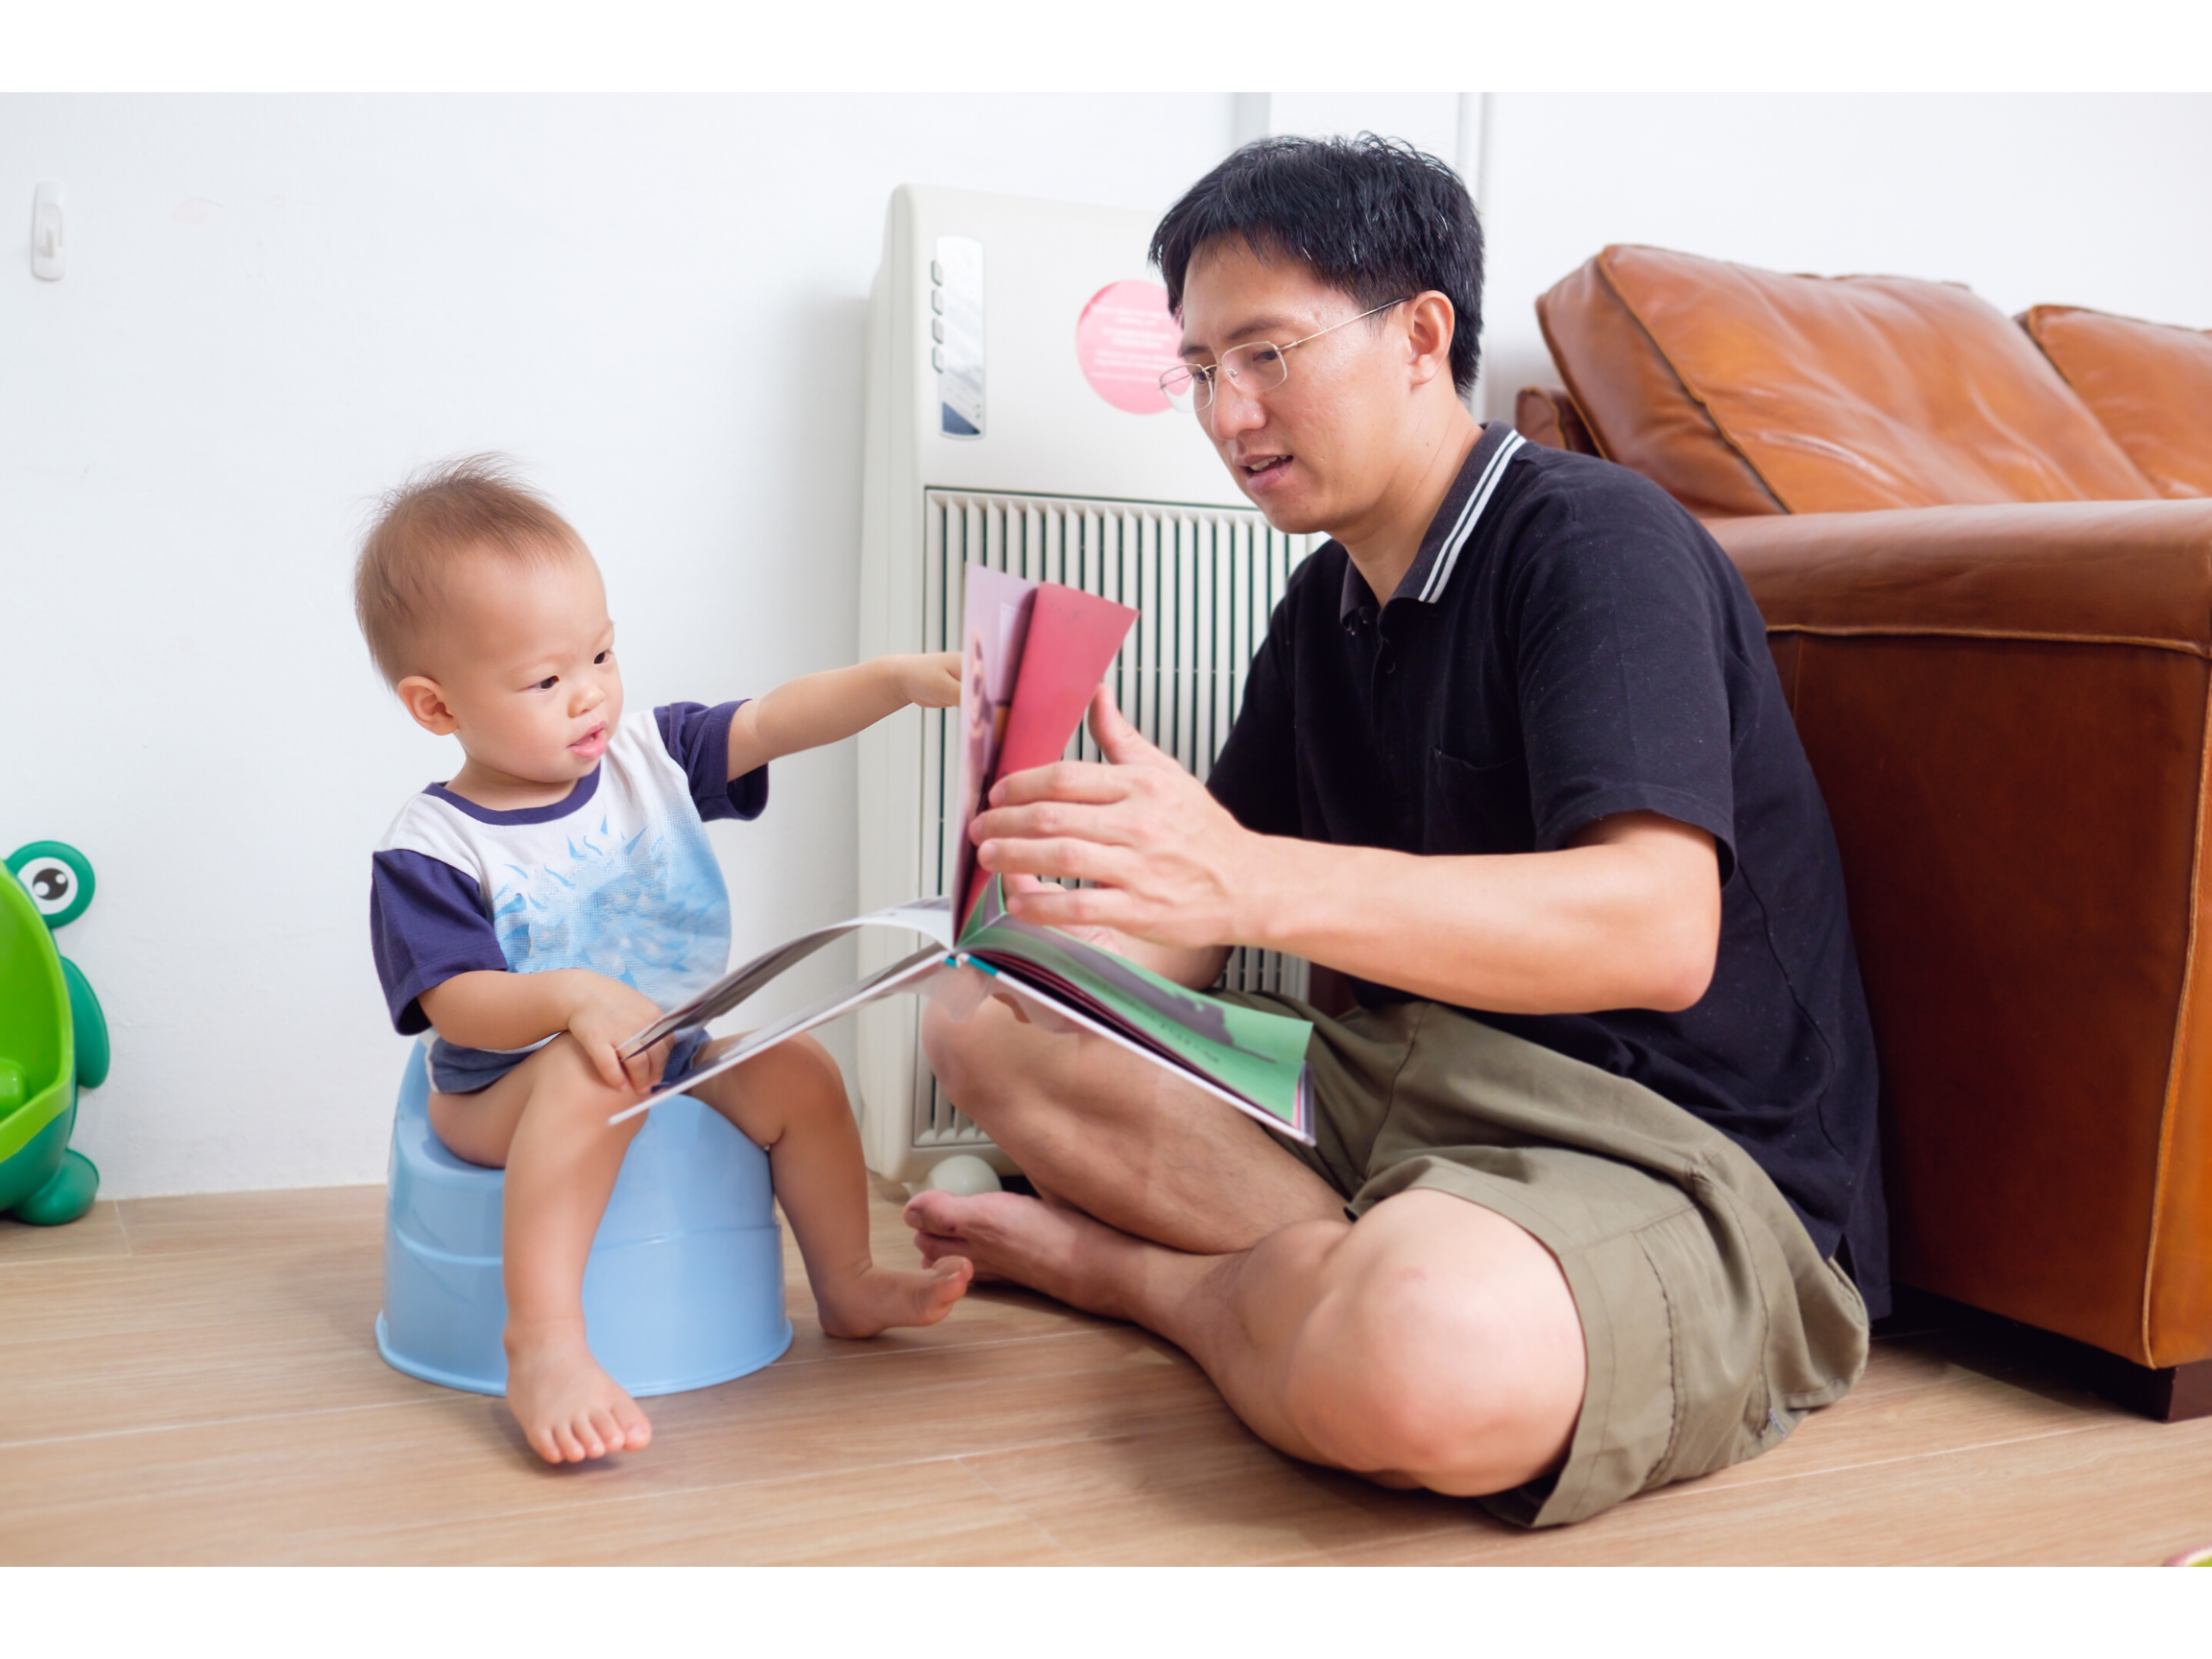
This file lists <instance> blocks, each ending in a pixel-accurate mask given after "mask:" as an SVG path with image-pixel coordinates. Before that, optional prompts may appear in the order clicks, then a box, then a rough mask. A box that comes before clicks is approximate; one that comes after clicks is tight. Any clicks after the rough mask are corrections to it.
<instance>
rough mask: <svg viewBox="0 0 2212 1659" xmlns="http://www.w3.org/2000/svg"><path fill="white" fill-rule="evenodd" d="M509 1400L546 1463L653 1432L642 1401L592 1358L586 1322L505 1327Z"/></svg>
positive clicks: (632, 1447) (641, 1442)
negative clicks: (586, 1333)
mask: <svg viewBox="0 0 2212 1659" xmlns="http://www.w3.org/2000/svg"><path fill="white" fill-rule="evenodd" d="M507 1405H508V1407H509V1409H511V1410H512V1411H513V1412H514V1413H515V1421H516V1422H517V1423H518V1424H520V1425H521V1426H522V1434H523V1437H524V1438H525V1439H527V1440H528V1441H529V1442H530V1449H531V1450H532V1451H533V1452H535V1453H537V1454H538V1455H539V1456H541V1457H542V1458H544V1459H545V1461H546V1462H548V1463H582V1462H584V1461H586V1460H587V1459H589V1458H592V1457H604V1456H606V1455H607V1454H609V1453H610V1452H623V1451H629V1452H636V1451H639V1450H642V1449H643V1448H644V1446H645V1445H646V1444H647V1443H648V1442H649V1441H651V1440H652V1438H653V1425H652V1424H651V1423H649V1422H648V1421H647V1420H646V1417H645V1413H644V1412H643V1411H641V1410H639V1409H638V1408H637V1401H635V1400H633V1399H631V1398H630V1396H629V1395H628V1394H626V1393H624V1392H623V1390H622V1386H621V1384H619V1383H616V1382H615V1381H614V1379H613V1378H612V1377H610V1376H608V1375H607V1373H606V1372H605V1371H603V1370H601V1369H600V1366H599V1362H598V1361H597V1360H596V1359H594V1358H591V1350H590V1349H589V1347H588V1346H587V1345H586V1344H585V1341H584V1327H583V1325H582V1323H581V1322H577V1323H573V1324H570V1323H566V1322H564V1323H560V1324H553V1325H537V1326H520V1327H517V1326H509V1327H508V1331H507Z"/></svg>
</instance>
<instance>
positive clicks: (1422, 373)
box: [1406, 288, 1459, 386]
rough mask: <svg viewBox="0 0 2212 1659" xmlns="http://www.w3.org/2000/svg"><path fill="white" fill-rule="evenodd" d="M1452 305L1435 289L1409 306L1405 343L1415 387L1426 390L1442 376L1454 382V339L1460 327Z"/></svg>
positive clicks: (1418, 297)
mask: <svg viewBox="0 0 2212 1659" xmlns="http://www.w3.org/2000/svg"><path fill="white" fill-rule="evenodd" d="M1458 321H1459V319H1458V315H1457V313H1456V312H1455V311H1454V310H1453V307H1452V301H1449V300H1447V299H1446V298H1445V297H1444V296H1443V295H1441V294H1439V293H1437V292H1436V290H1435V289H1433V288H1431V289H1430V290H1429V291H1428V292H1427V293H1426V294H1416V295H1415V296H1414V297H1413V298H1412V300H1411V301H1408V302H1407V306H1406V339H1407V347H1408V348H1409V349H1410V351H1411V358H1410V360H1409V361H1408V362H1407V369H1408V370H1410V371H1411V373H1412V376H1413V383H1414V384H1415V385H1416V386H1425V385H1427V384H1428V383H1429V382H1430V381H1431V380H1433V379H1435V378H1436V376H1437V375H1439V374H1441V375H1443V376H1444V377H1445V378H1447V379H1449V378H1451V374H1452V335H1453V332H1454V330H1455V328H1456V327H1457V326H1458Z"/></svg>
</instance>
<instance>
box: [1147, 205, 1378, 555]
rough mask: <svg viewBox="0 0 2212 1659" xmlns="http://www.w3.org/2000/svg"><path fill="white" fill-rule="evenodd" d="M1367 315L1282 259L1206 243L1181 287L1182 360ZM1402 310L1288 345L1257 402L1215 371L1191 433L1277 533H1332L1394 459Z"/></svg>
mask: <svg viewBox="0 0 2212 1659" xmlns="http://www.w3.org/2000/svg"><path fill="white" fill-rule="evenodd" d="M1364 309H1365V307H1364V306H1363V305H1361V304H1360V303H1359V302H1358V301H1357V300H1355V299H1354V298H1353V297H1352V296H1351V295H1349V294H1345V293H1343V292H1341V291H1340V290H1338V289H1334V288H1331V287H1329V286H1328V285H1327V284H1325V283H1323V282H1322V281H1320V280H1319V279H1318V278H1317V277H1315V276H1314V275H1313V274H1312V272H1311V271H1310V270H1309V269H1308V268H1307V267H1306V266H1305V265H1304V264H1302V263H1301V262H1300V261H1298V260H1297V259H1295V258H1291V257H1289V256H1287V255H1283V254H1276V255H1273V256H1271V257H1269V258H1266V259H1262V258H1261V257H1260V256H1259V255H1258V254H1257V253H1255V252H1253V251H1252V250H1251V249H1250V248H1249V247H1247V246H1245V245H1244V244H1243V243H1241V242H1234V241H1218V242H1210V243H1208V244H1206V245H1205V246H1204V247H1202V248H1200V249H1199V251H1198V252H1197V254H1196V256H1195V257H1193V258H1192V259H1191V261H1190V269H1189V271H1188V272H1187V273H1186V274H1185V276H1184V282H1183V357H1184V361H1185V362H1187V363H1190V364H1191V365H1193V366H1196V365H1200V364H1209V363H1213V362H1214V361H1215V360H1216V359H1217V358H1218V357H1219V355H1220V354H1221V353H1222V352H1223V351H1226V350H1227V349H1230V348H1231V347H1233V346H1241V345H1244V344H1246V343H1247V342H1250V341H1258V340H1264V341H1272V342H1274V343H1275V344H1277V345H1287V344H1289V343H1290V342H1291V341H1293V340H1303V339H1305V337H1306V336H1307V335H1309V334H1314V333H1318V332H1319V331H1320V330H1321V329H1324V328H1327V327H1330V326H1331V325H1334V324H1338V323H1342V322H1344V321H1345V320H1346V319H1347V318H1351V317H1357V316H1358V314H1359V313H1360V312H1361V311H1362V310H1364ZM1403 317H1404V313H1403V311H1402V310H1401V311H1387V312H1384V313H1383V315H1381V316H1379V317H1377V318H1375V319H1374V320H1373V321H1372V322H1368V323H1354V324H1353V325H1351V326H1350V327H1347V328H1339V329H1337V330H1336V332H1334V333H1333V334H1328V335H1325V336H1323V337H1322V338H1321V339H1319V340H1314V341H1310V342H1309V343H1308V344H1306V345H1303V346H1300V347H1298V348H1297V349H1295V350H1293V351H1291V352H1289V353H1288V355H1287V356H1286V357H1285V358H1284V364H1285V366H1286V369H1287V371H1288V374H1287V377H1286V379H1285V381H1284V383H1283V384H1282V385H1280V386H1277V387H1275V388H1273V389H1272V390H1269V391H1265V392H1260V393H1257V394H1255V393H1254V392H1252V391H1251V390H1250V389H1249V386H1250V380H1249V378H1248V379H1247V382H1246V384H1245V385H1244V386H1236V385H1232V384H1230V383H1229V380H1228V376H1226V375H1224V374H1216V375H1215V376H1214V381H1215V388H1214V404H1213V407H1211V408H1209V409H1206V410H1204V411H1202V412H1201V413H1200V414H1199V416H1198V424H1199V426H1200V427H1201V428H1202V429H1203V430H1204V431H1205V433H1206V435H1207V437H1208V438H1210V439H1211V440H1212V441H1213V444H1214V450H1215V451H1216V452H1217V453H1218V454H1219V455H1220V457H1221V460H1222V464H1223V465H1224V466H1226V467H1227V468H1228V469H1229V475H1230V476H1231V477H1233V478H1234V479H1236V480H1237V487H1238V489H1239V490H1241V491H1243V492H1244V493H1245V495H1246V496H1248V497H1249V498H1250V499H1251V501H1252V504H1253V505H1254V506H1256V507H1258V508H1259V509H1260V511H1261V512H1262V514H1264V515H1265V516H1266V518H1267V521H1268V523H1270V524H1272V525H1274V526H1275V528H1276V529H1278V530H1283V531H1286V532H1289V533H1291V534H1297V533H1299V532H1303V531H1315V530H1326V531H1334V532H1337V533H1342V532H1343V531H1344V530H1345V529H1346V528H1347V527H1349V526H1351V525H1353V524H1355V523H1357V522H1358V521H1359V520H1360V519H1361V518H1363V517H1365V516H1366V515H1367V514H1368V513H1369V512H1370V511H1371V510H1372V509H1373V508H1374V506H1375V504H1376V500H1377V498H1379V497H1380V496H1381V495H1382V493H1383V491H1384V490H1385V488H1386V487H1387V482H1388V478H1389V475H1390V472H1391V469H1392V467H1393V466H1394V464H1395V463H1396V461H1397V460H1398V459H1400V458H1401V455H1402V449H1401V445H1400V435H1401V429H1402V423H1403V422H1404V421H1406V419H1407V414H1408V404H1409V397H1408V394H1409V392H1410V390H1411V388H1410V385H1409V381H1408V377H1407V356H1408V351H1407V340H1406V338H1405V326H1404V322H1403Z"/></svg>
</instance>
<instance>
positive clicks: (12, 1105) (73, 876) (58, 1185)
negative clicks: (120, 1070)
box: [0, 841, 108, 1227]
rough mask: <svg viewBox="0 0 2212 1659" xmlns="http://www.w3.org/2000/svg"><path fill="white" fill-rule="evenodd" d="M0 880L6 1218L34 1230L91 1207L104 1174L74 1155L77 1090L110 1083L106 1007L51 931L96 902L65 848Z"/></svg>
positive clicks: (0, 1143)
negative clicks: (56, 943) (71, 1143)
mask: <svg viewBox="0 0 2212 1659" xmlns="http://www.w3.org/2000/svg"><path fill="white" fill-rule="evenodd" d="M8 870H9V877H10V878H9V879H7V880H0V1215H12V1216H13V1217H14V1218H15V1219H16V1220H18V1221H28V1222H30V1223H31V1224H32V1225H33V1226H36V1227H58V1226H60V1224H61V1223H62V1222H64V1221H74V1220H76V1219H77V1217H78V1216H80V1215H82V1214H84V1212H85V1211H87V1210H89V1209H90V1208H91V1207H92V1194H93V1193H94V1192H96V1191H98V1190H99V1189H100V1171H99V1170H97V1169H95V1168H94V1167H93V1166H92V1160H91V1159H89V1158H87V1157H85V1156H84V1153H82V1152H72V1151H70V1150H69V1132H70V1130H72V1129H73V1128H75V1127H76V1124H77V1091H78V1090H79V1089H97V1088H98V1087H99V1086H100V1084H101V1083H102V1082H103V1081H104V1080H105V1079H106V1078H107V1076H108V1021H107V1017H106V1016H105V1015H103V1014H102V1013H101V1012H100V999H99V998H97V997H95V996H93V995H92V987H91V986H90V985H89V984H87V983H86V982H85V979H84V974H82V973H80V972H79V971H78V968H77V964H76V963H74V962H72V961H70V960H69V958H68V957H66V956H64V955H62V954H61V953H60V951H59V950H56V949H55V948H54V929H55V928H57V927H63V926H67V925H68V924H70V923H72V922H74V921H76V920H77V918H78V917H80V916H82V915H84V910H85V907H86V906H87V905H89V904H90V903H91V902H92V865H91V863H90V861H89V860H88V859H86V858H85V856H84V854H82V853H80V852H78V851H77V849H76V848H74V847H70V846H66V845H64V844H63V843H61V842H60V841H34V842H32V843H31V844H30V845H29V846H28V847H19V848H17V849H16V850H15V851H14V852H13V853H12V854H9V857H8Z"/></svg>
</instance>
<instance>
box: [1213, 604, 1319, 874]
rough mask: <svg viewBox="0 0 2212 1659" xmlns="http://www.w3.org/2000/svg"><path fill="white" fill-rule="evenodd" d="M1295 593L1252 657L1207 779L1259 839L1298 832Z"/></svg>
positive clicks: (1278, 609) (1279, 608)
mask: <svg viewBox="0 0 2212 1659" xmlns="http://www.w3.org/2000/svg"><path fill="white" fill-rule="evenodd" d="M1296 591H1297V590H1296V589H1295V588H1293V589H1292V590H1291V591H1290V592H1288V593H1286V594H1285V595H1284V596H1283V598H1282V600H1281V601H1280V602H1279V603H1278V604H1277V605H1276V607H1275V613H1274V615H1273V616H1271V617H1270V618H1269V619H1268V623H1267V637H1266V638H1264V639H1262V641H1261V642H1260V649H1259V651H1258V652H1257V653H1256V654H1255V655H1254V656H1253V659H1252V670H1251V672H1250V673H1249V674H1247V675H1246V676H1245V678H1244V702H1243V704H1242V706H1241V707H1240V708H1238V710H1237V720H1236V724H1234V725H1233V726H1231V727H1230V728H1229V736H1228V740H1227V741H1226V742H1224V743H1223V744H1222V745H1221V753H1220V755H1219V756H1217V757H1215V759H1214V769H1213V771H1211V772H1210V773H1208V774H1207V776H1206V787H1207V788H1208V789H1209V790H1210V791H1212V792H1213V796H1214V800H1216V801H1218V802H1220V803H1221V805H1224V806H1226V807H1228V808H1229V815H1230V816H1231V817H1232V818H1235V819H1236V820H1237V822H1238V823H1239V824H1241V825H1242V826H1243V827H1244V828H1245V829H1249V830H1251V831H1253V832H1254V833H1255V834H1259V835H1295V834H1297V833H1298V831H1299V818H1298V767H1297V739H1296V735H1295V733H1296V725H1295V715H1294V712H1293V709H1292V706H1291V695H1290V687H1291V684H1292V680H1291V664H1290V661H1289V659H1290V641H1291V638H1292V637H1293V635H1294V633H1295V628H1296V625H1295V624H1294V623H1293V621H1292V620H1291V606H1292V601H1293V599H1294V598H1295V597H1296Z"/></svg>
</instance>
